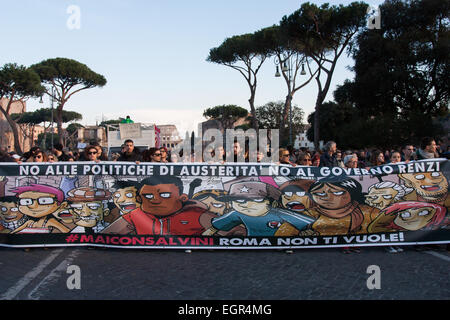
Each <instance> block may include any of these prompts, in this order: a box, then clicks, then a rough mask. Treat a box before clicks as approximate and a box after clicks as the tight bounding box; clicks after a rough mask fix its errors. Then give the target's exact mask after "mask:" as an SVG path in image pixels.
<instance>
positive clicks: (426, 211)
mask: <svg viewBox="0 0 450 320" xmlns="http://www.w3.org/2000/svg"><path fill="white" fill-rule="evenodd" d="M446 213H447V208H446V207H443V206H441V205H439V204H436V203H427V202H418V201H405V202H398V203H395V204H393V205H391V206H389V207H387V208H386V209H384V210H383V211H381V212H380V214H379V215H378V216H377V217H376V218H375V219H374V220H373V221H372V223H371V224H370V225H369V227H368V228H367V230H368V231H369V232H370V233H372V232H373V233H375V232H391V231H416V230H420V229H436V228H438V227H439V226H441V225H446V224H448V222H449V221H448V219H446Z"/></svg>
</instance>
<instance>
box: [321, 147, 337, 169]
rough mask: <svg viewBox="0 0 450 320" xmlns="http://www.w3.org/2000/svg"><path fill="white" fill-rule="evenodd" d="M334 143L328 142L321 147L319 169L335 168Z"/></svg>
mask: <svg viewBox="0 0 450 320" xmlns="http://www.w3.org/2000/svg"><path fill="white" fill-rule="evenodd" d="M336 150H337V148H336V142H334V141H328V142H327V143H326V144H325V146H324V147H323V151H324V153H323V154H322V155H321V156H320V165H319V166H320V167H337V166H339V165H338V162H337V159H336Z"/></svg>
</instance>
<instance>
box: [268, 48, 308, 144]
mask: <svg viewBox="0 0 450 320" xmlns="http://www.w3.org/2000/svg"><path fill="white" fill-rule="evenodd" d="M280 59H281V57H280V56H278V57H275V61H274V63H275V66H276V72H275V77H277V78H278V77H280V76H281V75H280V71H279V66H281V71H282V72H283V75H286V77H287V83H288V96H287V99H286V103H287V102H288V100H289V144H290V145H292V94H291V93H292V91H293V90H294V88H293V82H294V79H293V72H294V70H293V69H294V65H295V68H296V69H295V73H294V74H296V73H297V70H298V69H297V68H298V65H297V63H296V62H295V61H294V59H296V58H293V57H292V55H285V56H283V60H280ZM300 74H301V75H302V76H304V75H306V71H305V64H304V63H302V71H301V72H300Z"/></svg>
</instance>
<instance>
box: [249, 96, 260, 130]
mask: <svg viewBox="0 0 450 320" xmlns="http://www.w3.org/2000/svg"><path fill="white" fill-rule="evenodd" d="M248 103H249V104H250V113H251V114H252V128H253V129H255V130H256V133H258V132H259V124H258V119H256V109H255V91H252V93H251V96H250V99H248Z"/></svg>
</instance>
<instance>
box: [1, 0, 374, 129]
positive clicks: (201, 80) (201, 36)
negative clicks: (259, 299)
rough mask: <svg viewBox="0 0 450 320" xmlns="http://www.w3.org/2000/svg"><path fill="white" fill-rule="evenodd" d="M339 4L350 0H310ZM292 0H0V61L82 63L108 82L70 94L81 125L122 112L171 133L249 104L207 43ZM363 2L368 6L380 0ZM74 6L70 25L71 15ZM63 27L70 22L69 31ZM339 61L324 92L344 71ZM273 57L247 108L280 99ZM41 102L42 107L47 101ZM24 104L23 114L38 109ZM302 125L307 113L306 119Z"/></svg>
mask: <svg viewBox="0 0 450 320" xmlns="http://www.w3.org/2000/svg"><path fill="white" fill-rule="evenodd" d="M310 2H312V3H316V4H322V3H325V2H328V3H330V4H348V3H350V2H351V1H345V0H342V1H310ZM301 3H302V1H298V0H279V1H273V0H226V1H223V0H191V1H186V0H164V1H162V0H158V1H156V0H134V1H131V0H129V1H119V0H95V1H92V0H90V1H88V0H72V1H65V0H18V1H4V2H3V3H2V18H1V19H0V30H2V34H3V41H2V44H3V45H2V50H1V54H0V63H1V65H3V64H5V63H9V62H15V63H18V64H21V65H25V66H30V65H32V64H34V63H38V62H40V61H42V60H45V59H48V58H56V57H65V58H70V59H75V60H77V61H80V62H82V63H85V64H86V65H88V66H89V67H90V68H91V69H92V70H94V71H95V72H98V73H100V74H102V75H104V76H105V77H106V79H107V81H108V83H107V85H106V86H105V87H103V88H94V89H90V90H86V91H82V92H80V93H79V94H76V95H74V96H73V97H72V98H71V100H69V102H68V103H67V104H66V107H65V108H66V109H67V110H73V111H77V112H79V113H81V114H82V115H83V120H82V121H81V123H82V124H83V125H93V124H95V123H96V122H97V121H98V122H100V121H101V120H102V117H103V119H117V118H118V117H125V116H126V115H130V116H131V118H132V119H133V120H135V122H147V123H156V124H175V125H176V126H177V127H178V129H179V131H180V133H183V132H184V131H185V130H189V131H191V130H197V124H198V123H199V122H201V121H204V120H205V119H204V118H203V117H202V113H203V110H205V109H206V108H207V107H213V106H215V105H222V104H236V105H239V106H242V107H244V108H247V109H249V104H248V99H249V88H248V86H247V84H246V82H245V80H244V78H243V77H242V76H241V75H240V74H239V73H238V72H237V71H235V70H232V69H230V68H228V67H225V66H222V65H217V64H213V63H209V62H207V61H206V58H207V56H208V54H209V50H210V49H211V48H214V47H217V46H219V45H220V44H221V43H222V42H223V41H224V40H225V39H226V38H227V37H232V36H234V35H239V34H244V33H252V32H254V31H257V30H259V29H261V28H264V27H268V26H271V25H273V24H278V23H279V21H280V20H281V18H282V17H283V16H284V15H289V14H290V13H292V12H294V11H295V10H296V9H298V8H299V7H300V5H301ZM366 3H368V4H370V5H373V6H376V5H378V4H380V3H382V1H379V0H372V1H366ZM71 6H76V8H78V9H79V12H80V15H79V18H80V19H79V20H78V21H79V27H80V28H79V29H77V28H73V27H76V26H77V25H76V24H75V22H76V21H75V20H73V19H71V18H74V15H73V14H74V13H76V12H75V11H68V9H69V8H70V7H71ZM69 26H70V27H69ZM351 65H353V61H352V59H350V58H347V57H342V58H341V60H340V61H339V64H338V67H337V69H336V72H335V75H334V81H333V83H332V89H331V90H330V93H329V95H328V99H332V95H331V94H332V92H333V91H334V88H335V86H336V85H339V84H342V83H343V81H344V80H345V79H352V78H353V74H352V73H351V72H350V71H348V69H347V67H348V66H351ZM274 74H275V64H274V61H273V59H270V60H267V61H266V62H265V63H264V65H263V67H262V69H261V71H260V73H259V76H258V87H257V92H256V99H255V104H256V106H260V105H264V104H265V103H267V102H269V101H284V99H285V96H286V84H285V82H284V81H283V80H282V79H281V78H275V77H274ZM316 94H317V89H316V84H315V83H314V82H311V83H310V84H309V85H308V86H307V87H306V88H304V89H303V90H301V91H299V92H298V93H297V94H296V95H295V97H294V100H293V103H294V104H296V105H298V106H299V107H301V108H303V110H304V111H305V114H306V115H308V114H309V113H311V112H312V111H313V109H314V102H315V99H316ZM44 102H45V104H44V106H45V107H49V106H50V102H49V101H48V99H46V100H44ZM41 107H43V105H41V104H39V103H38V100H37V99H36V100H29V102H28V110H29V111H32V110H35V109H37V108H41ZM305 121H306V118H305Z"/></svg>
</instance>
